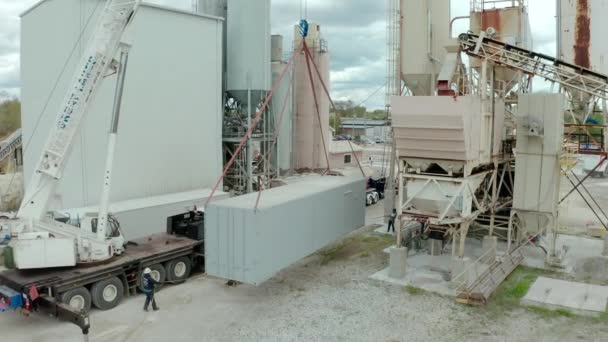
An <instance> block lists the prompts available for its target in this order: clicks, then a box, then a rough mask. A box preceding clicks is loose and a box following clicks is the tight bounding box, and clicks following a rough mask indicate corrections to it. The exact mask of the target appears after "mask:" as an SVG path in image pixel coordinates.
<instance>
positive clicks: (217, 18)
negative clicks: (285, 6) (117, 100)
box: [19, 0, 224, 20]
mask: <svg viewBox="0 0 608 342" xmlns="http://www.w3.org/2000/svg"><path fill="white" fill-rule="evenodd" d="M47 1H49V0H40V1H38V2H36V3H35V4H33V5H32V6H31V7H30V8H28V9H26V10H25V11H23V12H22V13H21V14H20V15H19V16H20V17H23V16H25V15H27V14H29V13H30V12H32V11H33V10H35V9H36V8H38V6H40V5H42V4H43V3H45V2H47ZM99 1H104V2H105V0H99ZM141 5H142V6H145V7H151V8H157V9H161V10H165V11H170V12H176V13H181V14H187V15H193V16H197V17H203V18H209V19H216V20H224V18H221V17H216V16H213V15H207V14H201V13H195V12H190V11H184V10H181V9H179V8H174V7H169V6H162V5H156V4H150V3H147V2H142V4H141Z"/></svg>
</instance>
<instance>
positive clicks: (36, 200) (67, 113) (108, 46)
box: [17, 0, 140, 220]
mask: <svg viewBox="0 0 608 342" xmlns="http://www.w3.org/2000/svg"><path fill="white" fill-rule="evenodd" d="M139 4H140V0H109V1H108V2H107V4H106V6H105V8H104V10H103V12H102V13H101V16H100V18H99V21H98V23H97V27H96V29H95V31H94V32H93V34H92V36H91V38H90V40H89V45H88V47H87V49H86V51H85V53H84V54H83V56H82V58H81V60H80V62H79V64H78V67H77V69H76V71H75V73H74V77H73V80H72V83H71V84H70V86H69V88H68V91H67V93H66V95H65V98H64V100H63V102H62V105H61V107H60V109H59V113H58V115H57V119H56V120H55V122H54V124H53V126H52V128H51V132H50V134H49V138H48V140H47V142H46V145H45V146H44V149H43V152H42V156H41V157H40V160H39V162H38V165H37V166H36V169H35V172H34V174H33V176H32V178H31V179H30V182H29V184H28V187H27V190H26V192H25V196H24V200H23V202H22V203H21V208H20V209H19V212H18V214H17V217H18V218H23V219H31V220H40V219H42V218H43V217H44V216H45V215H46V212H47V209H48V202H49V200H50V198H51V196H53V194H54V192H55V188H56V185H57V183H58V181H59V180H60V179H61V177H62V173H63V171H64V169H65V165H66V162H67V160H68V157H69V155H70V152H71V150H72V146H73V143H74V137H75V136H76V134H77V133H78V130H79V127H80V124H81V122H82V120H83V118H84V117H85V115H86V113H87V110H88V109H89V106H90V104H91V101H92V100H93V98H94V97H95V94H96V93H97V91H98V90H99V87H100V85H101V83H102V81H103V77H104V76H105V74H106V73H107V71H108V68H109V67H110V64H111V62H112V59H113V58H114V55H115V54H116V51H117V49H118V45H119V43H120V39H121V38H122V36H123V34H124V31H125V30H126V28H127V26H128V25H129V23H130V22H131V19H132V18H133V15H134V14H135V12H136V11H137V8H138V7H139Z"/></svg>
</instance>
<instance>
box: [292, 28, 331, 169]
mask: <svg viewBox="0 0 608 342" xmlns="http://www.w3.org/2000/svg"><path fill="white" fill-rule="evenodd" d="M301 41H302V37H301V36H300V28H299V26H297V25H296V27H295V28H294V46H296V47H298V46H299V44H300V42H301ZM306 43H307V45H308V48H309V49H310V52H311V54H312V57H313V60H314V63H315V65H317V67H318V69H319V73H320V74H321V78H319V77H318V75H317V73H316V71H315V69H314V67H313V66H312V64H311V69H312V70H311V72H312V78H313V82H314V89H315V92H316V95H317V101H318V105H319V107H318V108H319V114H317V107H316V105H315V100H314V94H313V91H312V86H311V81H310V74H309V71H308V67H307V65H306V57H305V54H304V51H303V49H297V50H295V51H294V54H295V57H294V67H295V76H294V77H295V85H294V89H295V94H296V96H295V104H296V113H295V118H294V120H295V121H294V125H295V129H294V134H295V139H294V140H295V143H294V164H295V165H294V168H295V169H312V170H319V169H324V168H327V167H328V166H327V159H326V156H325V152H326V151H325V148H329V143H330V142H329V106H330V102H329V98H328V96H327V94H325V90H324V89H323V86H322V84H321V82H323V83H325V85H326V86H327V87H328V88H329V50H328V47H327V41H326V40H324V39H322V37H321V27H320V26H319V25H317V24H313V23H310V24H309V31H308V36H307V38H306ZM319 118H320V120H319ZM324 144H325V148H324V146H323V145H324Z"/></svg>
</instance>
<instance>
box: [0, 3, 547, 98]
mask: <svg viewBox="0 0 608 342" xmlns="http://www.w3.org/2000/svg"><path fill="white" fill-rule="evenodd" d="M37 1H38V0H0V92H2V91H5V92H8V93H10V94H12V95H16V96H18V95H19V87H20V82H19V25H20V24H19V14H20V13H21V12H23V11H24V10H26V9H27V8H29V7H30V6H31V5H33V4H35V3H36V2H37ZM54 1H61V0H54ZM415 1H419V0H415ZM149 2H153V3H158V4H163V5H169V6H174V7H177V8H181V9H190V8H191V6H192V5H191V4H192V1H191V0H150V1H149ZM302 2H307V11H306V15H307V18H308V20H309V21H311V22H315V23H318V24H320V25H322V28H321V29H322V32H323V35H324V37H325V38H326V39H327V40H328V42H329V47H330V52H331V89H332V90H331V91H332V97H334V99H336V100H352V101H354V102H355V103H361V102H364V101H365V102H364V105H365V106H367V107H369V108H382V107H383V106H384V91H383V90H382V89H380V90H379V88H380V87H382V86H383V84H384V83H385V79H386V62H385V59H386V57H385V56H386V52H385V50H386V21H385V17H386V0H272V31H273V33H276V34H282V35H284V36H285V37H286V41H285V45H286V46H289V44H290V41H291V36H292V35H293V25H294V24H296V23H297V22H298V21H299V19H300V18H301V16H302V15H303V13H302V12H303V11H302ZM469 2H470V1H469V0H452V16H457V15H466V14H467V12H468V7H469ZM530 2H531V4H530V11H529V12H530V21H531V25H532V31H533V36H534V46H535V49H536V50H539V51H541V52H544V53H546V54H549V55H555V49H556V48H555V45H556V44H555V0H534V1H530ZM374 93H375V95H373V94H374Z"/></svg>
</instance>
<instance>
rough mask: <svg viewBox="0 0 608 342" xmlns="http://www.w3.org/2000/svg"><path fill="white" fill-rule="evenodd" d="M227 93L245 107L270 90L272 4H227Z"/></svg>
mask: <svg viewBox="0 0 608 342" xmlns="http://www.w3.org/2000/svg"><path fill="white" fill-rule="evenodd" d="M227 19H228V42H227V68H228V70H227V75H226V90H227V91H228V92H229V93H230V95H232V96H233V97H234V98H235V99H237V100H238V101H240V102H242V103H246V102H247V92H248V91H249V90H250V91H251V92H252V93H251V95H252V96H251V97H252V99H253V101H255V102H257V100H259V99H261V98H262V96H263V93H265V92H267V91H269V90H270V86H271V85H270V75H271V71H270V0H228V17H227Z"/></svg>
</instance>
